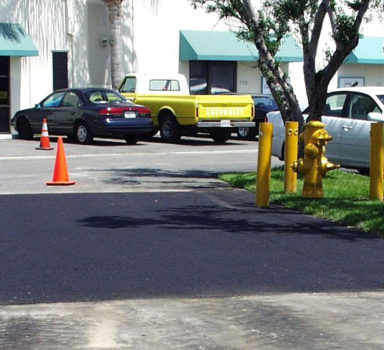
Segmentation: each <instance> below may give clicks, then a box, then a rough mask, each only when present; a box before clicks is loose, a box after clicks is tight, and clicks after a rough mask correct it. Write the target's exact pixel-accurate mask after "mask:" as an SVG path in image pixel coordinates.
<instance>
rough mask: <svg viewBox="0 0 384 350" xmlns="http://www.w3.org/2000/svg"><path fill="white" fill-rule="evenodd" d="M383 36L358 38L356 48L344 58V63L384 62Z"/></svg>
mask: <svg viewBox="0 0 384 350" xmlns="http://www.w3.org/2000/svg"><path fill="white" fill-rule="evenodd" d="M383 43H384V38H382V37H365V38H361V39H360V40H359V44H358V45H357V47H356V49H355V50H353V52H352V53H351V54H350V55H349V56H348V57H347V58H346V59H345V61H344V63H346V64H384V52H383Z"/></svg>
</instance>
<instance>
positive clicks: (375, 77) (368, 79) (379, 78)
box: [338, 64, 384, 86]
mask: <svg viewBox="0 0 384 350" xmlns="http://www.w3.org/2000/svg"><path fill="white" fill-rule="evenodd" d="M339 78H364V85H366V86H374V85H376V86H383V85H384V68H383V66H382V65H376V64H344V65H342V66H341V67H340V69H339V71H338V79H339Z"/></svg>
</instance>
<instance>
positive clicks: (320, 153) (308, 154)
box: [292, 121, 340, 198]
mask: <svg viewBox="0 0 384 350" xmlns="http://www.w3.org/2000/svg"><path fill="white" fill-rule="evenodd" d="M324 126H325V124H324V123H322V122H320V121H310V122H308V123H307V124H305V128H304V131H303V132H302V134H301V135H300V141H304V159H302V158H300V159H298V160H297V161H296V162H294V163H293V164H292V169H293V170H294V171H295V172H298V173H300V174H301V175H303V176H304V186H303V192H302V194H303V197H306V198H323V196H324V193H323V177H324V176H325V174H326V173H327V172H328V171H330V170H333V169H337V168H339V167H340V165H338V164H334V163H331V162H329V161H328V159H327V158H326V157H325V145H326V144H327V142H328V141H331V140H332V136H330V135H329V134H328V133H327V131H326V130H325V129H324Z"/></svg>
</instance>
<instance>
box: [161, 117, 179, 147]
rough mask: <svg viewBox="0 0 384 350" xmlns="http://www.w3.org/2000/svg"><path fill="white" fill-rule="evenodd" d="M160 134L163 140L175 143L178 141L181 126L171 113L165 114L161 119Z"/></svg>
mask: <svg viewBox="0 0 384 350" xmlns="http://www.w3.org/2000/svg"><path fill="white" fill-rule="evenodd" d="M160 135H161V139H162V140H163V141H165V142H170V143H177V142H179V141H180V137H181V128H180V125H179V124H178V123H177V121H176V119H175V117H174V116H173V115H170V114H167V115H166V116H165V117H163V118H162V119H161V121H160Z"/></svg>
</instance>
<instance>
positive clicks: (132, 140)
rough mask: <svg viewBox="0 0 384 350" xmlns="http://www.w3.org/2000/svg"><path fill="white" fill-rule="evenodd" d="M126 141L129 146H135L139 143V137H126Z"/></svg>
mask: <svg viewBox="0 0 384 350" xmlns="http://www.w3.org/2000/svg"><path fill="white" fill-rule="evenodd" d="M124 139H125V142H126V143H127V144H128V145H135V144H136V143H137V142H138V141H139V136H138V135H126V136H125V137H124Z"/></svg>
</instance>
